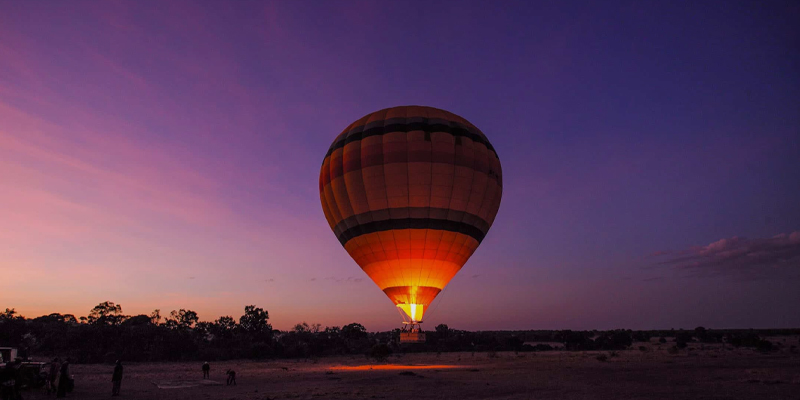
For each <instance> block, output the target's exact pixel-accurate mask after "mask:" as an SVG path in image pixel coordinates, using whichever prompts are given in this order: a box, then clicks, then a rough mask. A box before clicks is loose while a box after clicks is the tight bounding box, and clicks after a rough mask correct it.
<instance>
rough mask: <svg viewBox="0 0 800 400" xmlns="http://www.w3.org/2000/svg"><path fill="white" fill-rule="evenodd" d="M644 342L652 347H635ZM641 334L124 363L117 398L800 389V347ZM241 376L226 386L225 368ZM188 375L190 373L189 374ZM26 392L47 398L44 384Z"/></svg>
mask: <svg viewBox="0 0 800 400" xmlns="http://www.w3.org/2000/svg"><path fill="white" fill-rule="evenodd" d="M640 345H645V347H646V348H647V351H645V352H643V351H641V350H639V349H638V348H639V346H640ZM667 347H668V346H666V345H664V346H661V348H660V349H659V348H658V347H657V345H654V344H644V343H641V344H639V343H637V344H634V346H633V348H634V349H636V350H627V351H621V352H618V355H616V356H613V357H609V358H608V360H607V361H599V360H598V359H597V357H598V355H600V354H604V355H606V356H609V354H610V353H609V352H563V351H553V352H540V353H519V354H515V353H513V352H510V353H496V354H490V353H474V354H473V353H442V354H441V355H437V354H405V355H403V354H395V355H392V356H391V357H390V358H389V359H388V360H387V361H386V362H385V363H379V364H376V363H374V362H373V361H371V360H368V359H367V358H365V357H364V356H346V357H331V358H321V359H317V360H275V361H267V362H252V361H229V362H214V363H211V379H212V380H214V381H216V382H219V383H221V384H222V385H219V386H197V387H189V388H179V389H160V388H158V387H157V386H156V384H154V382H164V381H172V382H176V381H178V382H180V381H197V380H202V372H201V371H200V365H201V364H200V363H126V364H125V376H124V380H123V383H122V395H121V398H129V399H178V400H181V399H186V400H204V399H224V400H234V399H239V400H249V399H253V400H255V399H260V400H265V399H458V400H467V399H643V400H644V399H647V400H653V399H693V400H697V399H747V400H751V399H793V400H797V399H800V354H797V353H793V352H791V351H790V350H789V349H786V348H784V349H783V350H781V351H778V352H773V353H768V354H762V353H757V352H754V351H751V350H743V349H738V350H731V349H727V350H723V349H720V348H719V347H708V346H703V348H702V349H701V347H700V346H699V345H693V346H691V347H692V350H681V352H680V353H679V354H669V353H668V352H667V351H666V349H667ZM228 368H233V369H234V370H235V371H236V372H237V385H236V386H225V375H224V373H225V371H226V370H227V369H228ZM112 370H113V366H112V365H98V364H95V365H73V366H72V374H73V375H74V377H75V391H74V392H73V393H71V394H70V395H69V396H68V398H74V399H102V398H107V397H109V396H110V395H111V372H112ZM190 383H191V382H190ZM24 396H25V399H44V398H49V396H46V395H45V393H44V391H43V390H41V391H40V390H38V389H37V390H35V391H27V392H25V393H24Z"/></svg>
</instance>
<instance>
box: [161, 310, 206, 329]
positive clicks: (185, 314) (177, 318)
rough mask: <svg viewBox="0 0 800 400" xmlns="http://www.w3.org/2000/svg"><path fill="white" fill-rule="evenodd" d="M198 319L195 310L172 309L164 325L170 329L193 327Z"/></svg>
mask: <svg viewBox="0 0 800 400" xmlns="http://www.w3.org/2000/svg"><path fill="white" fill-rule="evenodd" d="M198 320H199V318H198V317H197V313H196V312H194V311H192V310H184V309H182V308H181V309H180V310H178V311H175V310H172V312H170V313H169V318H167V321H166V325H167V327H168V328H170V329H190V328H193V327H194V325H195V324H196V323H197V321H198Z"/></svg>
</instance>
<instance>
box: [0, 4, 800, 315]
mask: <svg viewBox="0 0 800 400" xmlns="http://www.w3.org/2000/svg"><path fill="white" fill-rule="evenodd" d="M646 3H647V4H646V5H645V4H644V3H642V2H638V1H630V2H624V3H616V4H611V3H607V2H603V3H602V4H603V5H602V6H600V5H598V3H596V2H587V3H585V4H584V3H571V2H565V1H557V2H552V3H546V2H519V3H512V2H502V7H500V6H499V5H498V4H499V3H496V2H489V1H487V2H482V3H471V2H455V1H453V2H441V3H440V2H431V1H425V2H418V3H412V2H407V1H403V2H392V3H389V2H376V1H367V2H355V1H346V2H345V1H317V2H311V1H297V2H295V1H291V2H290V1H283V2H276V3H267V2H260V1H259V2H245V1H236V2H223V1H216V2H187V3H180V2H177V1H169V2H157V1H129V2H99V1H97V2H78V1H69V2H64V1H35V2H20V1H10V0H0V276H3V279H2V280H3V282H5V283H4V284H3V289H2V290H0V308H5V307H15V308H16V309H17V310H18V311H20V312H21V313H22V314H23V315H26V316H28V317H34V316H37V315H41V314H45V313H50V312H62V313H74V314H79V315H86V314H87V313H88V311H89V310H90V309H91V308H92V307H93V306H94V305H96V304H97V303H99V302H101V301H105V300H110V301H115V302H117V303H120V304H122V307H123V310H124V311H125V312H126V313H129V314H133V313H149V312H150V311H151V310H152V309H155V308H160V309H161V310H162V313H168V312H169V310H172V309H177V308H189V309H193V310H196V311H197V312H198V313H199V314H200V317H201V319H205V320H211V319H216V318H217V317H218V316H220V315H233V316H234V317H238V316H239V315H241V312H242V310H243V307H244V306H245V305H246V304H256V305H258V306H260V307H264V308H266V309H267V310H268V311H269V312H270V315H271V317H272V322H273V324H274V326H275V327H276V328H280V329H287V328H289V327H291V326H292V325H293V324H295V323H298V322H302V321H306V322H309V323H316V322H319V323H322V324H323V325H331V326H332V325H343V324H347V323H350V322H353V321H357V322H361V323H363V324H364V325H365V326H366V327H367V328H368V329H369V330H384V329H391V328H394V327H397V326H399V321H400V320H399V316H398V315H397V313H396V311H395V310H394V307H393V305H392V303H391V302H390V301H389V300H388V299H387V298H386V297H385V295H384V294H383V293H382V292H381V291H380V290H379V289H378V287H377V286H376V285H374V284H373V283H372V282H371V281H370V280H369V279H368V278H367V277H366V275H365V274H364V273H363V272H362V271H361V270H360V269H359V268H358V266H357V265H356V264H355V263H354V262H353V261H352V260H351V259H350V258H349V256H348V255H347V253H346V252H345V250H344V249H343V248H342V247H341V245H340V244H339V242H338V241H337V240H336V237H335V236H334V234H333V233H332V232H331V230H330V229H329V227H328V225H327V223H326V221H325V218H324V216H323V213H322V209H321V206H320V201H319V194H318V174H319V167H320V164H321V162H322V159H323V157H324V155H325V152H326V150H327V148H328V146H329V145H330V144H331V142H332V140H333V138H334V137H335V136H336V135H337V134H338V133H339V132H340V131H341V130H342V129H344V128H345V127H346V126H347V125H348V124H349V123H351V122H352V121H354V120H356V119H358V118H360V117H361V116H363V115H365V114H367V113H369V112H372V111H375V110H378V109H381V108H385V107H390V106H396V105H407V104H420V105H429V106H433V107H438V108H443V109H446V110H449V111H452V112H454V113H456V114H459V115H461V116H463V117H464V118H466V119H468V120H469V121H471V122H472V123H473V124H475V125H476V126H478V127H479V128H481V129H482V130H483V131H484V133H485V134H486V135H487V137H488V138H489V139H490V140H491V142H492V144H493V145H494V147H495V148H496V149H497V153H498V154H499V156H500V160H501V162H502V164H503V174H504V193H503V202H502V204H501V207H500V212H499V214H498V216H497V219H496V221H495V223H494V226H493V227H492V229H491V231H490V232H489V235H488V236H487V238H486V239H485V240H484V241H483V244H482V245H481V247H480V248H479V249H478V251H477V252H476V253H475V255H474V256H473V257H472V259H471V260H470V261H469V262H468V263H467V264H466V266H465V267H464V269H462V271H461V272H460V273H459V274H458V275H457V276H456V277H455V279H453V281H451V283H450V285H449V286H448V287H447V289H446V290H445V291H444V292H443V294H442V295H440V296H439V299H438V300H437V301H436V302H435V303H434V305H433V306H432V307H431V309H430V311H428V312H427V313H426V320H427V321H426V325H430V326H429V328H432V327H433V326H435V325H436V324H439V323H447V324H448V325H450V327H453V328H457V329H484V330H486V329H567V328H569V329H593V328H597V329H608V328H617V327H624V328H633V329H648V328H681V327H683V328H693V327H695V326H697V325H703V326H706V327H718V328H721V327H743V328H745V327H798V326H800V307H798V304H800V290H797V288H798V287H800V232H798V231H800V184H798V182H800V145H799V144H798V143H799V142H800V112H798V104H800V73H799V72H800V24H798V23H797V21H800V6H798V3H797V2H791V1H789V2H750V3H745V2H719V3H716V4H712V2H702V3H703V4H697V3H698V2H664V4H663V5H655V4H653V3H651V2H646ZM437 304H438V305H437Z"/></svg>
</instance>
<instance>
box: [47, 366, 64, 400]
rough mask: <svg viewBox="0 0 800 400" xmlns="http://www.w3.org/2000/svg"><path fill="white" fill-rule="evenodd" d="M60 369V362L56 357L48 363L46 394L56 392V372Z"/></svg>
mask: <svg viewBox="0 0 800 400" xmlns="http://www.w3.org/2000/svg"><path fill="white" fill-rule="evenodd" d="M60 368H61V362H60V360H59V359H58V357H56V358H54V359H53V361H51V362H50V370H49V371H48V372H47V394H50V393H53V392H55V391H56V382H57V381H58V370H59V369H60Z"/></svg>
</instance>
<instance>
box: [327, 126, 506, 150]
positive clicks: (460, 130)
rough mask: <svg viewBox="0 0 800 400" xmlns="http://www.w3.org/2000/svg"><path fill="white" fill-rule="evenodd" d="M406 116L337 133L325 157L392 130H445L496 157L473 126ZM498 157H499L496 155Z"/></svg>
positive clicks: (489, 144)
mask: <svg viewBox="0 0 800 400" xmlns="http://www.w3.org/2000/svg"><path fill="white" fill-rule="evenodd" d="M404 121H406V118H390V119H387V120H384V121H375V122H371V123H369V124H367V125H361V126H357V127H355V128H353V129H351V130H350V131H348V132H347V133H344V134H341V135H339V137H338V138H337V139H336V141H335V142H333V144H332V145H331V147H330V148H329V149H328V152H327V153H326V154H325V157H326V158H327V157H329V156H330V155H331V153H333V152H334V151H335V150H336V149H339V148H342V147H344V146H345V145H346V144H348V143H351V142H355V141H358V140H362V139H365V138H368V137H370V136H382V135H385V134H387V133H393V132H406V133H408V132H413V131H422V132H425V133H428V134H429V133H433V132H445V133H449V134H451V135H453V136H455V137H465V138H468V139H470V140H472V141H473V142H477V143H481V144H483V145H484V146H486V148H487V149H489V150H491V151H492V153H494V156H495V157H497V151H495V149H494V147H492V144H491V143H489V141H488V140H486V137H485V136H483V134H482V133H478V132H480V131H477V130H476V129H475V128H470V127H467V126H466V125H463V124H460V123H458V122H455V121H446V120H441V119H432V118H414V119H413V120H412V122H404ZM498 158H499V157H498Z"/></svg>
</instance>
